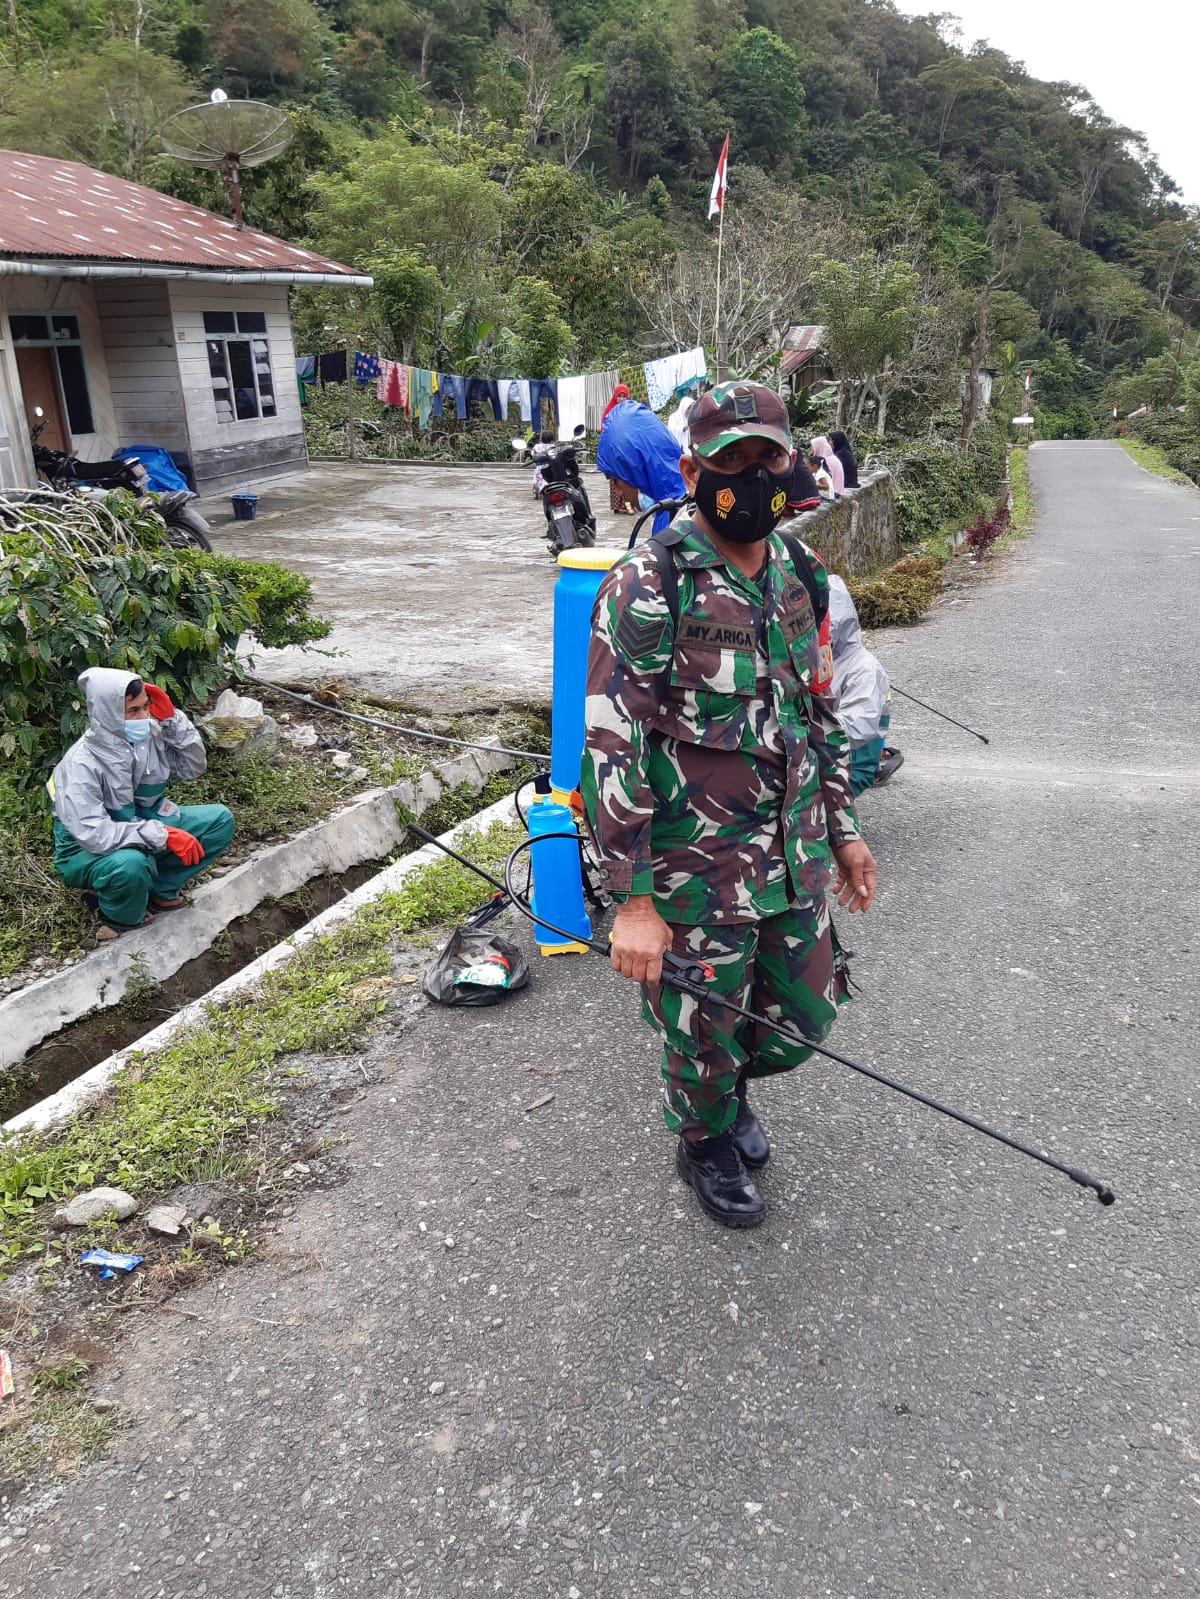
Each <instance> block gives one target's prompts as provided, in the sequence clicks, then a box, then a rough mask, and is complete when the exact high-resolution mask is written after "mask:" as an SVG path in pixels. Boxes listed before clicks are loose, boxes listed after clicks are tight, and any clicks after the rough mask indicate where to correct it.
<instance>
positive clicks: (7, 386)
mask: <svg viewBox="0 0 1200 1599" xmlns="http://www.w3.org/2000/svg"><path fill="white" fill-rule="evenodd" d="M2 294H3V290H2V289H0V296H2ZM3 312H4V302H3V299H2V298H0V489H21V488H26V487H27V486H28V485H29V484H30V483H31V482H32V481H33V457H32V456H31V455H30V453H29V441H28V439H27V438H26V436H25V417H24V413H23V411H22V409H21V404H20V387H19V385H18V383H17V366H16V361H15V359H14V357H13V352H12V346H11V344H10V343H9V338H8V322H7V320H6V318H5V316H4V314H3Z"/></svg>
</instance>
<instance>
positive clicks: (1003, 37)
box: [896, 0, 1200, 205]
mask: <svg viewBox="0 0 1200 1599" xmlns="http://www.w3.org/2000/svg"><path fill="white" fill-rule="evenodd" d="M896 5H897V9H898V10H900V11H905V12H908V13H909V14H910V15H912V16H927V15H928V14H929V13H930V12H931V11H942V10H945V11H948V12H950V13H952V14H953V15H954V16H957V17H959V18H961V20H962V27H963V37H962V39H961V41H960V44H961V45H962V47H963V48H964V49H967V48H969V47H970V45H971V44H972V43H973V42H974V41H975V40H976V39H987V40H989V41H990V43H992V44H994V45H995V46H996V47H997V49H1000V50H1003V51H1004V53H1005V55H1008V56H1012V57H1013V58H1014V59H1015V60H1017V61H1023V62H1024V63H1025V66H1026V68H1027V70H1028V71H1029V73H1030V75H1031V76H1032V77H1035V78H1044V79H1046V80H1048V81H1049V82H1052V83H1056V82H1059V81H1060V80H1064V79H1065V80H1066V81H1067V82H1069V83H1079V84H1082V85H1083V87H1084V88H1085V89H1087V90H1088V91H1089V93H1090V94H1091V95H1092V96H1093V98H1094V99H1095V100H1096V102H1097V103H1098V104H1099V105H1100V107H1101V108H1102V110H1103V111H1104V112H1105V114H1106V115H1107V116H1110V117H1112V119H1113V121H1114V122H1120V123H1122V124H1124V126H1125V127H1127V128H1133V129H1134V130H1135V131H1136V132H1139V133H1144V134H1145V135H1146V138H1147V140H1148V141H1149V144H1150V148H1151V150H1153V151H1154V153H1155V154H1156V155H1157V156H1158V159H1159V161H1160V163H1161V164H1162V167H1163V169H1164V171H1166V172H1169V173H1170V175H1171V177H1173V178H1174V179H1175V181H1176V183H1178V184H1179V186H1180V188H1182V190H1183V194H1184V198H1185V199H1186V200H1187V201H1188V202H1189V203H1190V204H1191V205H1200V137H1198V136H1197V110H1198V103H1200V0H1150V3H1146V0H1143V3H1142V4H1141V5H1130V4H1128V3H1122V4H1117V3H1115V0H942V4H940V5H938V4H932V5H931V4H928V3H926V4H923V5H922V4H913V3H912V0H896Z"/></svg>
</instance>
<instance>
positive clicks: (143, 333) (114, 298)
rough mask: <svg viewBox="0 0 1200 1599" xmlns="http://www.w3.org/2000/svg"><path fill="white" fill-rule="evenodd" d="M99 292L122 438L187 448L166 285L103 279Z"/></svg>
mask: <svg viewBox="0 0 1200 1599" xmlns="http://www.w3.org/2000/svg"><path fill="white" fill-rule="evenodd" d="M95 296H96V309H97V311H98V313H99V317H100V329H101V336H102V338H103V342H104V356H105V362H106V364H107V367H108V385H109V392H110V394H111V397H112V409H113V420H114V426H115V429H116V435H117V438H118V442H119V443H120V444H121V445H122V446H125V445H131V444H153V445H158V446H159V447H160V448H161V449H164V450H186V449H187V448H188V435H187V419H186V416H185V414H184V406H183V385H182V383H181V382H180V377H179V363H178V362H177V360H176V358H175V331H174V329H173V327H172V325H171V302H170V299H169V297H168V294H167V285H166V283H165V282H163V281H162V280H161V279H157V280H156V279H154V278H114V279H103V280H100V281H98V282H97V283H96V285H95ZM106 453H111V452H106Z"/></svg>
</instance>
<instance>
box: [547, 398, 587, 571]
mask: <svg viewBox="0 0 1200 1599" xmlns="http://www.w3.org/2000/svg"><path fill="white" fill-rule="evenodd" d="M583 437H584V429H583V428H582V427H577V428H576V429H575V433H574V436H573V438H572V440H571V442H570V443H569V444H560V445H557V446H555V447H554V448H553V449H552V452H551V453H550V454H549V455H548V457H547V458H546V459H545V460H544V461H540V462H539V463H538V465H537V468H536V469H535V471H536V472H538V473H540V475H541V479H542V486H541V491H540V493H541V501H542V510H543V512H544V513H545V516H546V540H547V543H548V544H549V545H550V553H551V555H552V556H554V557H555V558H557V557H558V556H559V555H561V553H562V552H563V550H573V549H576V548H578V547H580V546H583V547H585V548H586V547H588V546H590V545H592V544H595V542H596V518H595V516H594V515H593V513H592V507H591V502H590V501H589V499H588V494H587V490H586V489H585V488H584V486H583V479H582V477H581V476H580V474H579V454H578V451H579V448H580V446H581V441H582V439H583ZM535 492H537V490H536V487H535Z"/></svg>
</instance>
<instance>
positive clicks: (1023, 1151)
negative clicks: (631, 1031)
mask: <svg viewBox="0 0 1200 1599" xmlns="http://www.w3.org/2000/svg"><path fill="white" fill-rule="evenodd" d="M407 825H408V830H409V832H410V833H413V834H414V835H415V836H416V837H417V838H419V839H421V840H422V841H423V842H424V843H426V844H433V845H434V846H435V847H436V848H438V849H440V850H441V851H442V852H443V854H446V855H448V856H449V857H450V858H451V860H454V861H457V862H458V864H459V865H460V866H465V867H466V868H467V870H468V871H471V872H474V873H475V874H476V875H477V876H478V877H482V878H483V879H484V881H485V882H487V883H490V884H491V885H492V887H493V888H494V889H496V890H498V892H499V894H503V895H504V896H505V897H506V898H507V899H509V900H510V901H511V902H512V904H513V905H515V906H516V908H517V910H519V911H520V912H521V914H522V915H523V916H526V917H528V919H529V920H530V921H531V922H533V924H534V926H535V928H539V929H542V928H544V929H546V930H547V931H548V932H550V933H553V934H556V935H557V936H558V937H560V938H563V939H565V940H567V941H569V942H570V943H572V944H575V945H576V947H578V946H579V945H580V944H582V945H583V946H585V947H586V949H587V950H588V951H590V952H591V953H593V954H596V955H603V956H604V958H605V959H606V960H607V959H608V958H609V953H610V952H609V949H608V947H607V946H606V945H604V944H599V943H597V942H596V941H595V940H594V939H590V938H581V937H580V934H579V931H578V930H575V931H571V932H568V931H567V930H566V929H564V928H561V927H555V926H554V925H553V923H551V922H547V921H545V920H544V919H543V918H542V917H540V916H539V915H537V914H536V911H535V908H534V906H533V904H531V903H530V901H529V900H528V899H527V898H526V896H525V894H524V893H523V892H522V891H521V890H520V889H519V888H518V887H517V885H516V881H515V872H516V865H517V861H518V860H519V858H520V857H521V856H522V855H523V854H524V853H525V852H526V851H527V850H528V851H532V849H533V846H534V845H535V844H542V843H546V842H548V841H550V840H554V841H556V844H557V848H558V849H560V850H561V849H562V848H564V846H565V843H566V842H567V841H569V842H570V843H571V844H573V845H575V847H576V848H577V849H579V850H580V851H582V849H583V842H582V840H581V839H580V837H579V835H578V833H576V832H569V833H567V832H561V833H552V832H547V833H536V834H531V835H530V836H529V837H528V838H525V839H522V840H521V842H520V843H519V844H518V845H517V847H516V848H515V849H514V850H513V851H512V852H511V853H510V854H509V856H508V858H507V859H506V861H505V863H504V879H503V881H501V880H500V879H499V878H496V877H493V876H492V874H491V873H490V872H487V871H485V870H484V869H483V867H482V866H477V865H476V864H475V862H474V861H471V860H468V859H467V857H466V856H465V855H460V854H459V853H458V851H457V850H454V849H451V848H450V846H449V845H448V844H443V843H442V841H441V840H440V839H438V838H435V837H434V836H433V834H432V833H427V832H426V831H425V829H424V828H423V827H420V826H418V825H417V823H416V822H412V821H410V822H408V824H407ZM712 977H713V970H712V967H711V966H708V965H706V964H705V963H704V962H703V961H686V960H683V959H681V958H680V957H679V956H678V955H675V954H673V953H672V952H671V951H670V950H667V951H666V952H665V954H664V955H663V974H662V980H663V982H664V983H666V984H667V986H668V987H670V988H674V989H677V990H678V991H679V992H680V993H683V994H688V995H690V996H691V997H692V998H694V999H696V1000H698V1001H699V1002H700V1003H701V1004H702V1005H714V1006H721V1007H723V1008H724V1009H725V1010H727V1011H730V1012H731V1013H732V1014H733V1015H734V1016H741V1017H744V1018H745V1019H746V1020H747V1021H752V1022H757V1023H758V1024H759V1026H761V1027H767V1028H769V1029H770V1030H771V1031H772V1032H774V1033H778V1034H779V1036H780V1037H781V1038H784V1039H786V1040H787V1041H788V1042H789V1043H792V1044H797V1043H798V1044H800V1045H801V1046H802V1047H803V1048H805V1049H810V1050H812V1051H813V1052H814V1053H815V1054H817V1055H823V1056H824V1057H825V1059H826V1060H832V1061H836V1062H837V1064H838V1065H839V1066H847V1067H849V1069H850V1070H851V1071H852V1072H858V1074H859V1075H860V1076H862V1077H868V1078H870V1080H871V1081H872V1082H873V1083H879V1084H880V1086H881V1087H883V1088H890V1089H891V1090H892V1091H893V1092H894V1093H897V1094H903V1095H904V1097H905V1098H906V1099H912V1100H915V1101H916V1102H917V1104H918V1105H924V1106H926V1107H927V1109H929V1110H936V1111H937V1112H938V1114H939V1115H942V1116H948V1117H949V1118H950V1119H951V1121H956V1122H958V1123H960V1124H961V1125H962V1126H963V1127H970V1128H971V1129H972V1131H974V1132H977V1133H982V1134H983V1135H984V1137H985V1138H991V1139H994V1140H995V1142H996V1143H998V1144H1003V1145H1004V1146H1005V1147H1006V1148H1007V1149H1012V1150H1015V1151H1016V1153H1017V1154H1018V1155H1026V1156H1028V1158H1029V1159H1030V1160H1036V1161H1037V1162H1038V1163H1039V1164H1040V1165H1042V1166H1048V1167H1049V1168H1050V1170H1051V1171H1056V1172H1059V1173H1061V1175H1062V1176H1064V1177H1069V1178H1070V1180H1071V1181H1072V1182H1073V1183H1077V1184H1078V1185H1079V1187H1080V1188H1088V1189H1090V1190H1091V1191H1092V1192H1093V1193H1094V1194H1095V1196H1096V1198H1097V1199H1098V1200H1099V1201H1100V1203H1101V1204H1102V1205H1112V1204H1114V1203H1115V1201H1116V1197H1117V1196H1116V1195H1115V1194H1114V1193H1113V1191H1112V1189H1111V1188H1110V1187H1109V1186H1108V1185H1107V1183H1102V1182H1101V1181H1100V1180H1099V1179H1098V1178H1096V1177H1091V1176H1089V1175H1088V1173H1087V1172H1085V1171H1080V1170H1079V1169H1078V1167H1075V1166H1068V1165H1065V1164H1064V1163H1063V1162H1062V1161H1058V1160H1054V1159H1053V1158H1052V1157H1051V1156H1050V1155H1046V1154H1044V1153H1043V1152H1042V1151H1041V1150H1038V1149H1032V1148H1030V1146H1029V1145H1028V1144H1022V1143H1020V1142H1019V1141H1018V1140H1017V1139H1015V1138H1010V1137H1009V1136H1008V1134H1007V1133H1002V1132H998V1131H997V1130H996V1129H995V1128H994V1127H989V1126H988V1125H987V1124H986V1122H981V1121H978V1120H977V1119H976V1118H975V1117H974V1116H968V1115H967V1114H966V1113H965V1112H963V1111H958V1110H954V1109H952V1108H951V1107H950V1106H949V1105H943V1104H941V1103H940V1102H939V1101H938V1100H936V1099H931V1098H930V1096H929V1095H928V1094H922V1093H920V1092H919V1091H918V1090H917V1089H915V1088H909V1087H907V1085H906V1084H904V1083H900V1082H897V1081H896V1080H895V1078H893V1077H887V1076H885V1075H884V1073H883V1072H877V1071H873V1070H872V1068H871V1067H869V1066H863V1065H861V1064H860V1063H859V1062H858V1061H854V1060H851V1059H850V1058H849V1057H848V1056H846V1055H839V1054H838V1053H837V1051H836V1050H832V1049H827V1048H826V1047H825V1045H824V1044H816V1043H814V1042H813V1041H812V1039H811V1038H806V1037H805V1035H804V1034H803V1033H801V1032H800V1031H799V1029H798V1028H796V1027H794V1026H792V1025H791V1024H790V1023H787V1022H776V1021H772V1020H771V1018H770V1017H768V1016H760V1015H758V1014H757V1012H755V1011H752V1010H747V1009H745V1007H744V1006H742V1005H735V1004H734V1003H733V1001H732V1000H730V999H727V998H725V996H724V995H720V994H714V993H713V992H712V990H711V989H710V988H708V987H707V986H706V985H707V983H709V982H710V981H711V980H712Z"/></svg>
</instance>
